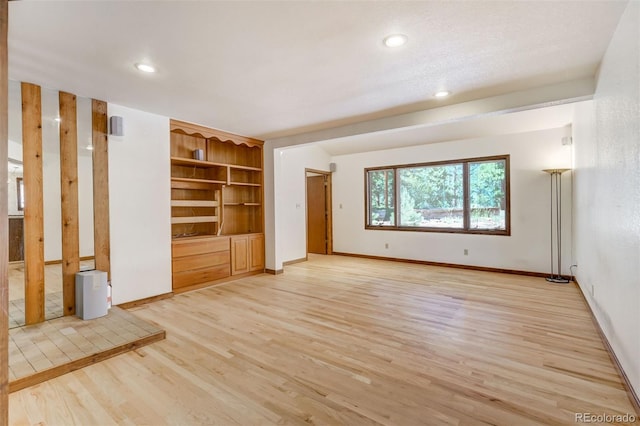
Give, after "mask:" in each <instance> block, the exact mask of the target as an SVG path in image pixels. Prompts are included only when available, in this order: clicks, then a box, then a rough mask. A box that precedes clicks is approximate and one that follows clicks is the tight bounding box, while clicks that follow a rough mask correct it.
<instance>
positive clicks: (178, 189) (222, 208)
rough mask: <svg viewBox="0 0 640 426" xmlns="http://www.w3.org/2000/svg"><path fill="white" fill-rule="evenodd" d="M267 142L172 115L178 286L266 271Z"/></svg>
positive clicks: (174, 255) (174, 254) (179, 288)
mask: <svg viewBox="0 0 640 426" xmlns="http://www.w3.org/2000/svg"><path fill="white" fill-rule="evenodd" d="M262 145H263V142H262V141H260V140H257V139H252V138H248V137H245V136H239V135H233V134H231V133H227V132H223V131H219V130H215V129H210V128H206V127H202V126H198V125H195V124H191V123H185V122H182V121H177V120H171V232H172V238H173V244H172V258H173V262H172V263H173V289H174V291H183V290H187V289H191V288H194V287H196V286H201V285H203V283H210V282H215V281H217V280H221V279H225V278H227V277H229V276H231V275H240V274H249V273H256V272H262V271H264V235H263V227H264V215H263V207H262V200H263V194H264V190H263V170H262V166H263V160H262ZM196 150H202V153H203V158H204V159H195V154H194V151H196Z"/></svg>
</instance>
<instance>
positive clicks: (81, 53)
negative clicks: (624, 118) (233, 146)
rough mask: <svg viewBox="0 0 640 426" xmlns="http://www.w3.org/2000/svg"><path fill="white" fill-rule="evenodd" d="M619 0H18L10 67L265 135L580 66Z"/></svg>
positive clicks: (556, 76) (594, 62)
mask: <svg viewBox="0 0 640 426" xmlns="http://www.w3.org/2000/svg"><path fill="white" fill-rule="evenodd" d="M626 3H627V1H626V0H625V1H588V2H580V1H527V2H522V1H500V2H498V1H474V2H471V1H468V2H448V1H447V2H440V1H422V2H418V1H413V2H400V1H376V2H372V1H350V2H339V1H336V2H333V1H332V2H329V1H313V2H311V1H279V2H273V1H235V2H233V1H225V2H223V1H215V2H213V1H212V2H207V1H198V2H195V1H194V2H191V1H162V2H138V1H129V2H127V1H85V2H80V1H70V2H58V1H43V2H39V1H19V2H18V1H14V2H10V3H9V13H10V15H9V74H10V78H11V79H14V80H21V81H29V82H33V83H36V84H40V85H42V86H44V87H51V88H55V89H61V90H65V91H69V92H73V93H75V94H77V95H79V96H86V97H93V98H97V99H102V100H105V101H108V102H112V103H116V104H120V105H126V106H129V107H133V108H137V109H141V110H144V111H149V112H154V113H157V114H162V115H165V116H170V117H173V118H178V119H183V120H187V121H192V122H197V123H200V124H204V125H208V126H211V127H216V128H219V129H223V130H227V131H231V132H235V133H240V134H243V135H247V136H253V137H258V138H263V139H267V138H275V137H281V136H285V135H291V134H296V133H300V132H303V131H312V130H318V129H322V128H327V127H333V126H338V125H344V124H349V123H354V122H358V121H362V120H368V119H375V118H380V117H385V116H390V115H396V114H401V113H407V112H413V111H418V110H424V109H429V108H433V107H436V106H441V105H444V104H446V103H458V102H463V101H468V100H471V99H478V98H483V97H487V96H494V95H498V94H503V93H507V92H512V91H516V90H523V89H529V88H532V87H537V86H542V85H548V84H553V83H557V82H563V81H568V80H573V79H577V78H583V77H592V76H594V75H595V73H596V71H597V67H598V65H599V63H600V61H601V59H602V56H603V54H604V52H605V49H606V47H607V45H608V43H609V40H610V38H611V36H612V34H613V31H614V29H615V27H616V25H617V22H618V20H619V18H620V16H621V14H622V12H623V10H624V8H625V6H626ZM396 32H400V33H404V34H406V35H408V37H409V42H408V44H407V45H406V46H404V47H401V48H399V49H397V50H390V49H388V48H385V47H384V46H383V45H382V38H383V37H384V36H386V35H388V34H390V33H396ZM141 61H149V62H150V63H152V64H153V65H155V66H156V67H157V69H158V72H157V73H156V74H153V75H143V74H141V73H140V72H138V71H137V70H135V69H134V67H133V64H134V63H135V62H141ZM440 89H448V90H451V91H452V92H453V93H454V94H453V96H452V97H451V98H450V99H448V100H446V101H436V100H434V99H433V96H432V95H433V93H434V92H436V91H438V90H440ZM436 138H437V136H436Z"/></svg>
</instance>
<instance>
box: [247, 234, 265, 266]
mask: <svg viewBox="0 0 640 426" xmlns="http://www.w3.org/2000/svg"><path fill="white" fill-rule="evenodd" d="M263 269H264V235H262V234H256V235H251V236H250V237H249V270H250V271H260V270H263Z"/></svg>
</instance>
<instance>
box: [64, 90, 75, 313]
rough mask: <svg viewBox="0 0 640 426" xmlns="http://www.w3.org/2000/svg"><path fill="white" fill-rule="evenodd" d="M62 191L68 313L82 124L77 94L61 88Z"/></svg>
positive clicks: (72, 281) (72, 300) (72, 310)
mask: <svg viewBox="0 0 640 426" xmlns="http://www.w3.org/2000/svg"><path fill="white" fill-rule="evenodd" d="M59 98H60V195H61V213H62V216H61V217H62V299H63V304H64V308H63V312H64V315H74V314H75V313H76V292H75V283H76V281H75V279H76V278H75V277H76V272H78V271H79V270H80V229H79V219H78V215H79V213H78V124H77V113H76V96H75V95H72V94H71V93H66V92H60V94H59Z"/></svg>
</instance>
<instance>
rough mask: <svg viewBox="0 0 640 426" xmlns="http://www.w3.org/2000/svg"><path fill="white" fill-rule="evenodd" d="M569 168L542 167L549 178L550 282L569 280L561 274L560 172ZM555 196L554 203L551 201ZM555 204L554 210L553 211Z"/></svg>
mask: <svg viewBox="0 0 640 426" xmlns="http://www.w3.org/2000/svg"><path fill="white" fill-rule="evenodd" d="M568 170H571V169H544V170H543V172H546V173H549V177H550V178H551V187H550V197H551V203H550V209H551V223H550V225H549V227H550V229H551V235H550V243H551V276H549V277H547V278H546V280H547V281H549V282H552V283H559V284H566V283H568V282H569V280H568V279H567V278H565V277H563V276H562V269H561V267H562V174H563V173H564V172H566V171H568ZM554 198H555V203H554V202H553V201H554ZM554 206H555V211H554ZM554 213H555V224H556V233H555V237H556V238H555V246H556V257H557V261H558V273H557V274H556V275H554V273H553V263H554V262H553V246H554V239H553V222H554V220H553V216H554Z"/></svg>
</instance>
